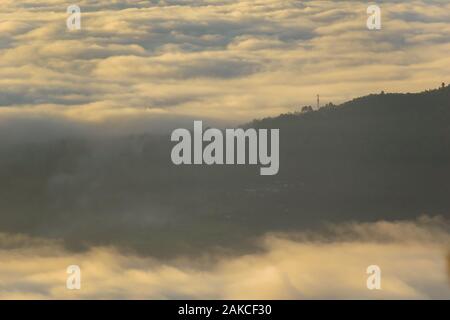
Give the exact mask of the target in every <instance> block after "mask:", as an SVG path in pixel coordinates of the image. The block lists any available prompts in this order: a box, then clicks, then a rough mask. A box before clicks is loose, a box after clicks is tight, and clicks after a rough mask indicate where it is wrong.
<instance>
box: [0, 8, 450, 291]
mask: <svg viewBox="0 0 450 320" xmlns="http://www.w3.org/2000/svg"><path fill="white" fill-rule="evenodd" d="M69 2H70V1H64V0H26V1H24V0H2V1H1V4H2V5H1V8H0V165H4V168H6V167H7V165H10V164H13V165H14V163H15V162H20V161H18V160H17V159H21V160H23V159H25V160H24V161H23V163H25V165H24V166H26V167H28V166H29V167H32V165H34V164H35V165H36V166H35V167H33V168H37V169H38V170H35V171H36V172H37V174H36V176H37V178H36V177H35V176H34V175H31V174H29V173H28V172H20V174H18V175H17V177H16V180H15V181H16V182H17V181H19V182H22V185H20V187H18V188H17V190H16V189H13V188H12V189H11V190H12V191H11V192H10V193H9V194H11V195H12V196H13V197H14V199H13V201H12V202H14V201H16V202H18V203H19V205H18V207H19V208H20V209H23V208H25V209H23V210H24V211H23V212H28V211H26V210H34V208H28V207H26V203H25V205H24V207H21V206H20V205H22V204H23V203H24V202H25V201H22V200H21V199H25V197H23V196H24V195H26V194H27V192H28V191H29V188H32V187H33V184H32V182H33V180H32V179H34V178H36V180H37V181H38V182H39V183H40V181H41V180H39V179H42V180H45V183H46V188H45V190H43V191H42V194H43V196H42V199H44V200H48V199H50V200H48V202H47V203H45V205H46V206H47V205H48V207H49V208H51V209H54V211H52V212H43V213H41V212H38V213H39V214H42V219H41V220H42V221H39V223H38V224H37V225H31V224H32V222H35V221H34V220H33V219H37V218H36V216H37V215H31V214H30V220H29V221H28V220H27V221H25V222H24V224H25V225H26V226H27V228H28V229H27V231H29V233H27V232H23V229H21V230H17V232H13V231H14V230H13V229H14V228H12V227H11V228H9V229H8V230H5V228H4V226H0V227H1V228H0V299H11V298H19V299H36V298H38V299H53V298H68V299H70V298H138V299H142V298H153V299H170V298H172V299H173V298H192V299H196V298H205V297H207V298H218V299H226V298H229V299H241V298H242V299H244V298H245V299H279V298H284V299H305V298H306V299H315V298H325V299H332V298H343V299H346V298H362V299H371V298H388V299H397V298H407V299H432V298H435V299H443V298H448V297H449V296H450V287H449V285H448V284H449V283H448V281H449V280H448V279H449V269H448V265H449V256H448V254H449V252H448V248H449V247H450V233H449V232H448V230H449V226H448V221H447V220H446V219H444V218H442V217H429V216H423V217H421V218H417V219H415V220H414V219H411V220H405V221H390V222H387V221H379V222H370V223H369V222H367V223H366V222H359V223H356V222H345V221H342V222H339V223H335V224H330V225H329V226H328V229H326V230H316V231H314V232H313V231H311V232H309V233H308V232H306V231H301V232H294V233H276V234H275V233H271V232H267V234H264V235H263V236H261V237H259V238H258V239H255V245H256V247H258V250H254V251H252V252H247V253H242V252H232V253H229V252H226V253H224V252H222V251H218V252H215V253H214V252H210V251H208V252H204V254H203V255H201V256H200V257H198V256H197V257H195V259H193V258H192V257H190V256H188V255H181V254H178V255H175V256H171V257H170V259H160V258H158V257H153V256H151V255H148V254H140V253H138V252H135V251H133V250H123V248H117V247H114V246H113V245H111V246H105V245H93V244H88V245H87V248H85V249H84V250H74V248H69V247H67V245H66V244H67V243H65V240H66V239H63V238H64V235H66V236H67V235H70V236H73V234H71V232H73V230H75V229H76V228H77V227H80V226H82V228H83V230H84V231H85V232H86V234H87V235H88V236H90V237H94V238H95V237H96V236H98V237H101V236H102V235H98V234H96V233H95V231H96V229H95V228H96V225H95V223H96V221H97V220H95V219H96V217H95V216H89V215H86V216H83V217H82V218H80V221H81V222H79V223H80V225H78V226H77V225H75V223H76V222H75V221H73V220H71V219H70V218H71V217H70V216H69V217H68V216H67V215H64V214H66V213H64V212H59V211H58V210H59V208H62V207H64V205H67V202H66V201H69V203H73V204H74V207H76V208H78V207H79V208H88V209H89V210H91V209H92V208H95V207H96V205H97V202H95V200H96V199H97V198H96V197H97V196H101V197H105V198H106V197H107V196H108V195H107V194H106V193H107V192H108V190H113V191H114V192H117V194H120V195H121V196H123V197H124V199H119V200H123V202H125V201H126V200H127V197H129V199H133V192H135V190H133V189H132V188H131V189H130V190H127V189H124V188H123V186H122V185H119V184H117V185H112V186H111V189H108V190H106V191H105V190H100V189H101V188H100V187H101V186H102V183H103V185H105V184H107V182H108V181H110V180H108V177H110V176H112V175H115V176H116V175H120V174H122V171H121V169H122V164H123V163H122V162H121V161H116V162H115V163H114V162H113V161H110V159H112V158H114V157H117V158H119V157H118V156H117V155H118V154H119V155H120V153H121V152H128V153H130V154H131V155H132V156H133V157H134V156H136V158H139V157H140V153H139V150H137V149H139V148H138V147H136V148H135V146H134V145H130V144H129V143H128V140H126V141H122V142H121V143H123V145H122V144H120V143H117V141H115V142H114V140H113V142H111V141H107V142H106V143H103V142H104V141H100V142H99V141H95V142H93V145H94V147H92V150H93V151H92V152H91V153H92V154H91V153H89V154H88V155H86V157H85V158H84V157H79V159H81V160H80V161H79V162H77V163H76V164H75V165H74V166H73V168H75V169H74V172H70V173H67V174H66V172H63V171H64V169H65V167H63V168H62V169H61V168H56V169H55V172H56V173H55V172H52V174H53V173H54V175H49V176H45V174H47V171H45V170H46V169H42V168H47V167H46V164H42V163H41V162H39V159H41V158H39V156H36V154H39V152H41V151H42V150H43V149H39V148H40V147H42V145H39V147H37V149H36V150H38V151H35V149H33V147H30V146H31V144H33V143H36V142H38V143H41V142H47V141H48V140H54V139H56V138H60V137H62V136H76V137H83V138H84V139H87V140H89V139H91V138H92V137H94V136H96V137H97V136H98V135H109V134H111V133H113V134H119V135H122V134H129V133H135V132H162V131H165V130H167V128H169V127H174V126H178V125H179V124H180V123H183V124H187V123H190V124H189V127H191V125H192V122H191V121H192V120H193V119H197V120H208V121H209V123H217V124H218V125H226V124H233V125H236V124H242V123H244V122H247V121H250V120H252V119H255V118H261V117H267V116H277V115H279V114H280V113H286V112H294V111H300V109H301V107H302V106H304V105H313V106H315V104H316V95H317V94H320V97H321V103H322V104H325V103H328V102H333V103H335V104H338V103H342V102H345V101H347V100H350V99H353V98H356V97H359V96H363V95H366V94H370V93H379V92H381V91H386V92H416V91H422V90H426V89H429V88H436V87H438V86H440V84H441V82H450V78H448V75H449V74H450V55H449V52H450V2H449V1H448V0H442V1H438V0H429V1H427V0H417V1H398V0H387V1H377V3H378V4H379V5H380V7H381V12H382V29H381V30H377V31H375V30H372V31H371V30H368V29H367V27H366V21H367V18H368V15H367V12H366V9H367V6H368V1H322V0H318V1H317V0H316V1H309V0H306V1H300V0H248V1H247V0H165V1H164V0H162V1H156V0H153V1H141V0H123V1H117V0H116V1H111V0H98V1H93V0H79V1H76V3H77V4H78V5H79V6H80V8H81V29H80V30H68V29H67V27H66V19H67V18H68V17H69V14H67V12H66V10H67V6H68V3H69ZM30 143H31V144H30ZM44 147H45V148H47V149H44V151H45V152H47V153H48V154H47V155H49V154H50V153H51V152H52V151H51V150H56V149H57V148H59V147H60V146H59V147H54V149H52V148H53V145H50V146H44ZM62 148H64V146H63V147H62ZM74 148H76V143H75V147H74ZM30 150H31V151H30ZM48 150H50V151H48ZM58 150H59V149H58ZM80 150H82V149H80ZM80 150H78V149H77V151H75V152H74V153H76V152H79V153H83V151H80ZM130 150H131V151H130ZM136 150H137V151H136ZM33 152H35V153H33ZM133 152H134V153H133ZM30 154H31V156H30ZM55 154H56V155H58V152H56V151H55ZM48 157H49V158H51V155H49V156H48ZM133 157H131V158H133ZM36 159H37V160H36ZM43 159H47V158H45V157H44V158H43ZM58 159H59V158H58ZM58 159H57V160H58ZM59 160H60V159H59ZM59 160H58V161H59ZM63 160H64V161H65V160H67V162H64V161H61V163H64V164H65V165H66V164H67V163H69V164H68V165H67V166H68V167H70V166H71V165H72V163H71V162H70V161H71V160H73V159H63ZM55 161H56V160H55ZM20 163H22V162H20ZM30 163H31V164H32V165H31V164H30ZM56 163H58V162H57V161H56ZM105 164H106V165H105ZM108 164H111V166H110V167H109V166H108ZM39 166H43V167H41V169H42V172H43V173H42V176H39V173H40V170H39V168H40V167H39ZM104 167H106V168H115V169H117V170H112V171H114V172H111V173H105V172H104V171H102V170H101V168H104ZM4 168H0V169H1V170H0V176H1V175H3V174H5V175H7V174H8V172H7V171H8V170H6V169H4ZM139 168H140V167H139ZM139 168H134V171H133V168H131V170H130V171H129V172H133V174H135V175H136V176H134V175H133V176H132V177H129V180H131V179H132V178H133V179H134V178H136V177H137V176H139V172H138V169H139ZM59 169H61V172H63V173H61V172H59V171H58V170H59ZM16 170H17V168H16ZM155 171H157V170H155ZM14 172H15V171H14ZM92 177H96V178H97V179H98V181H91V180H92ZM143 177H144V176H143ZM28 179H29V180H28ZM102 179H104V180H102ZM136 179H137V178H136ZM94 180H95V179H94ZM125 180H126V179H124V181H125ZM129 180H126V181H129ZM112 181H116V180H112ZM85 183H86V184H85ZM151 183H152V182H151V181H150V182H148V184H147V183H143V185H145V186H149V185H151ZM19 184H20V183H17V185H19ZM80 186H81V187H80ZM83 186H85V188H84V187H83ZM0 187H2V188H4V189H7V186H4V185H2V186H0ZM22 187H23V188H22ZM4 189H2V190H4ZM118 190H123V192H122V193H120V192H118ZM151 191H153V189H152V190H151ZM74 192H75V193H77V192H78V193H77V196H79V197H78V198H76V199H73V198H71V197H72V195H73V193H74ZM146 192H147V190H138V191H137V192H136V193H138V194H140V195H142V194H144V195H145V194H147V193H146ZM105 194H106V195H105ZM39 195H40V194H39ZM47 196H48V198H46V197H47ZM22 197H23V198H22ZM136 198H137V197H136ZM44 200H43V201H44ZM140 200H142V199H140ZM145 200H146V201H144V202H142V203H140V202H137V201H136V202H135V203H134V207H133V208H131V209H132V210H131V209H130V208H128V209H130V210H129V212H126V214H124V215H123V216H122V211H121V208H112V207H110V206H109V203H107V202H105V203H106V204H104V206H103V207H101V206H99V207H101V208H100V209H102V210H103V211H104V212H103V211H102V214H104V213H105V212H107V211H108V210H111V212H110V213H111V217H114V218H112V219H117V220H116V221H114V223H116V224H122V226H123V227H124V228H125V227H126V228H130V229H132V228H135V227H136V226H138V227H139V226H147V225H152V224H153V223H156V224H158V223H161V224H163V223H165V222H166V219H167V220H169V222H170V219H172V218H173V219H175V218H176V217H177V216H176V215H174V216H170V215H169V214H167V212H163V211H161V210H160V208H158V207H156V206H155V207H151V208H149V207H148V203H150V202H151V200H152V199H147V198H145ZM147 200H148V202H147ZM70 201H73V202H70ZM12 202H11V203H12ZM130 202H131V201H130ZM14 203H15V202H14ZM119 203H122V202H120V201H119ZM144 204H145V206H144ZM8 205H10V204H9V203H6V204H5V203H3V204H1V208H2V211H1V212H0V215H1V218H2V221H7V222H10V221H13V222H14V221H16V220H14V219H13V218H11V219H9V218H10V217H18V216H19V215H18V214H17V212H19V211H17V212H14V210H13V209H14V208H13V209H10V208H8ZM141 205H142V206H141ZM77 206H78V207H77ZM111 206H112V205H111ZM43 207H45V206H44V205H43ZM16 209H17V208H16ZM17 210H19V209H17ZM89 210H86V211H89ZM114 210H116V211H117V212H115V211H114ZM133 210H135V211H133ZM158 210H160V211H158ZM113 211H114V212H113ZM147 211H152V213H153V212H156V213H155V214H154V215H153V216H144V215H143V214H142V213H143V212H144V213H147ZM20 212H21V211H20ZM23 212H22V213H23ZM54 212H57V214H58V215H55V216H52V214H54ZM46 214H47V216H46ZM177 214H178V213H177ZM50 216H51V217H52V219H53V218H54V220H55V221H56V222H55V224H54V225H58V224H59V225H60V226H61V228H59V229H58V230H52V229H51V227H49V226H48V225H47V224H46V221H45V217H50ZM130 217H131V218H130ZM174 217H175V218H174ZM126 218H127V219H128V220H127V221H125V220H126ZM65 219H68V220H69V221H72V223H74V224H73V225H71V224H70V223H69V224H65V221H66V220H65ZM82 219H86V220H87V221H88V222H89V223H90V222H92V226H91V227H92V228H88V227H86V228H85V226H84V225H82V224H81V223H82ZM152 219H154V220H152ZM24 220H26V219H24ZM74 220H75V219H74ZM155 221H156V222H155ZM161 221H163V222H161ZM13 222H11V224H12V225H13V224H14V223H13ZM21 222H22V221H21ZM28 222H29V223H30V226H29V225H28V224H27V223H28ZM108 222H109V221H108ZM111 225H112V226H115V224H113V223H112V222H111ZM104 226H105V227H106V228H107V227H108V226H109V225H108V223H105V225H104ZM72 227H73V228H72ZM111 228H112V227H111ZM132 231H133V232H134V229H132ZM127 232H129V230H128V229H127ZM39 234H48V235H49V236H48V237H44V236H39ZM61 234H63V236H61ZM124 234H126V232H124V233H122V234H121V235H124ZM124 238H125V236H124ZM121 240H124V239H122V238H120V237H118V241H119V242H120V241H121ZM125 240H126V239H125ZM374 262H376V263H380V264H382V265H383V282H382V283H383V284H382V285H383V290H382V291H370V290H367V288H366V286H365V283H366V282H365V281H366V278H367V274H366V272H365V270H366V268H367V266H368V265H371V264H373V263H374ZM71 264H79V265H80V266H81V267H82V270H83V273H82V277H83V281H82V286H83V289H82V290H80V291H70V290H67V289H66V287H65V283H66V282H65V279H66V277H67V274H66V272H65V271H66V267H67V266H68V265H71Z"/></svg>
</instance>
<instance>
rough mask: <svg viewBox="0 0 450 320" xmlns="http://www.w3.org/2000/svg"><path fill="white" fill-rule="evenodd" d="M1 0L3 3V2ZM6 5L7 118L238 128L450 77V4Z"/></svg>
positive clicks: (263, 0)
mask: <svg viewBox="0 0 450 320" xmlns="http://www.w3.org/2000/svg"><path fill="white" fill-rule="evenodd" d="M4 2H5V1H4ZM79 5H80V7H81V10H82V29H81V30H79V31H69V30H67V29H66V19H67V17H68V15H67V14H66V7H67V3H66V1H62V0H52V1H50V0H41V1H33V2H26V1H15V0H6V3H4V5H3V6H2V9H1V12H0V18H1V19H0V21H1V22H0V34H1V38H0V67H1V68H0V79H1V80H0V96H1V100H0V106H1V107H0V117H3V116H5V114H10V113H11V112H13V113H15V114H16V113H17V110H15V109H17V108H20V111H21V112H27V113H45V114H57V115H63V116H64V117H70V118H75V119H82V120H100V119H105V118H109V117H114V116H116V117H117V116H119V117H126V116H135V117H153V118H154V117H158V116H159V115H161V114H170V115H189V116H200V115H201V116H209V117H217V118H222V119H230V120H234V121H238V122H242V121H244V120H249V119H252V118H254V117H260V116H264V115H275V114H278V113H280V112H283V111H290V110H294V109H296V108H299V107H300V105H304V104H314V101H315V95H316V94H317V93H320V94H321V95H322V97H323V98H322V99H323V102H328V101H333V102H335V103H337V102H342V101H344V100H347V99H349V98H352V97H355V96H359V95H363V94H366V93H370V92H379V91H381V90H389V91H391V90H392V91H414V90H422V89H426V88H429V87H431V86H437V85H438V84H439V83H440V82H441V81H445V80H446V79H445V77H446V76H447V75H448V73H449V71H450V58H449V56H448V52H449V51H450V36H449V34H450V32H449V31H450V23H449V21H450V13H449V12H450V4H449V3H448V1H423V0H422V1H412V2H411V1H409V2H404V1H394V0H391V1H383V3H382V4H381V6H382V17H383V28H382V30H381V31H376V32H374V31H369V30H367V28H366V19H367V14H366V8H367V2H365V1H338V2H337V1H296V0H295V1H294V0H291V1H276V0H258V1H253V0H252V1H245V0H227V1H223V0H221V1H215V0H210V1H206V0H205V1H200V0H195V1H194V0H189V1H176V0H173V1H136V0H126V1H120V2H119V1H115V2H111V1H103V0H102V1H87V0H86V1H79Z"/></svg>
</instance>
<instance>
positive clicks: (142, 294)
mask: <svg viewBox="0 0 450 320" xmlns="http://www.w3.org/2000/svg"><path fill="white" fill-rule="evenodd" d="M449 245H450V233H449V229H448V223H447V222H446V221H445V220H442V219H440V218H427V217H423V218H421V219H419V220H417V221H409V222H408V221H404V222H378V223H370V224H369V223H367V224H343V225H334V226H330V228H329V229H328V231H327V232H324V233H313V234H311V233H309V234H305V233H303V234H295V235H292V234H291V235H286V234H276V235H267V236H266V237H264V238H263V239H262V240H261V242H260V246H261V250H260V252H255V253H252V254H248V255H241V256H233V255H232V256H230V255H223V254H219V253H216V254H214V255H208V256H206V255H205V256H203V258H200V259H195V260H191V259H189V258H188V257H179V258H176V259H171V260H157V259H154V258H150V257H142V256H137V255H132V254H123V253H120V252H119V251H117V250H115V249H114V248H105V247H103V248H102V247H98V248H91V249H90V250H89V251H88V252H85V253H79V254H76V253H70V252H67V251H65V249H63V247H62V246H60V245H59V243H58V242H56V241H48V240H43V239H33V238H29V237H26V236H21V235H8V234H1V235H0V260H1V261H2V263H1V264H0V287H1V290H0V298H8V299H14V298H18V299H36V298H39V299H54V298H63V299H75V298H80V299H86V298H89V299H92V298H97V299H98V298H109V299H125V298H134V299H147V298H151V299H182V298H189V299H205V298H207V299H317V298H322V299H336V298H338V299H348V298H353V299H381V298H388V299H430V298H433V299H445V298H448V297H449V294H450V288H449V286H448V284H449V283H448V281H449V279H448V269H447V268H448V266H447V264H448V259H447V256H446V255H447V252H448V251H447V250H448V249H449ZM73 264H76V265H79V266H80V268H81V272H82V273H81V279H82V280H81V281H82V282H81V290H75V291H71V290H67V289H66V288H65V283H66V277H67V274H66V273H65V271H66V268H67V267H68V266H69V265H73ZM369 265H378V266H379V267H380V268H381V270H382V282H381V285H382V290H380V291H376V290H375V291H370V290H368V289H367V287H366V279H367V274H366V269H367V267H368V266H369Z"/></svg>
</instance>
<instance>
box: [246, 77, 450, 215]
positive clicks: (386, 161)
mask: <svg viewBox="0 0 450 320" xmlns="http://www.w3.org/2000/svg"><path fill="white" fill-rule="evenodd" d="M252 126H256V127H261V128H279V129H280V135H281V138H280V143H281V156H280V159H281V160H280V163H281V164H280V174H279V178H281V179H282V180H289V181H299V182H301V186H302V188H299V189H298V190H296V197H295V198H296V199H297V200H300V202H301V200H302V199H303V204H300V206H306V207H307V208H308V209H310V210H312V211H316V210H319V211H321V212H322V211H328V212H331V211H334V212H336V213H337V212H340V214H343V215H346V214H349V215H350V216H351V217H352V218H356V217H357V215H358V214H360V215H366V214H368V215H369V216H371V217H373V218H401V217H404V216H407V215H411V214H412V215H414V214H420V213H430V214H437V213H438V214H448V213H449V212H450V87H449V86H447V87H444V88H440V89H437V90H431V91H425V92H421V93H414V94H384V93H382V94H377V95H369V96H365V97H361V98H357V99H354V100H352V101H349V102H346V103H344V104H341V105H339V106H328V107H324V108H321V109H319V110H317V111H311V112H306V113H295V114H286V115H281V116H278V117H276V118H267V119H263V120H259V121H254V122H253V123H252ZM319 208H322V210H321V209H319ZM358 212H359V213H358Z"/></svg>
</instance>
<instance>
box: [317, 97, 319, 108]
mask: <svg viewBox="0 0 450 320" xmlns="http://www.w3.org/2000/svg"><path fill="white" fill-rule="evenodd" d="M319 108H320V95H317V109H319Z"/></svg>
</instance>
